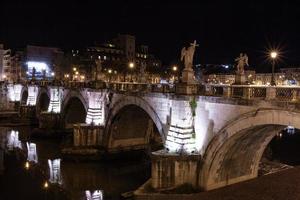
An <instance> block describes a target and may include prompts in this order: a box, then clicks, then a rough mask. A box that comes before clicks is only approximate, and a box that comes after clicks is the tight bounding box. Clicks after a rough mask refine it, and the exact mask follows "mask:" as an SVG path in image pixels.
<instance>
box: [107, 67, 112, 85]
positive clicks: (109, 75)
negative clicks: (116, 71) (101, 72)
mask: <svg viewBox="0 0 300 200" xmlns="http://www.w3.org/2000/svg"><path fill="white" fill-rule="evenodd" d="M111 74H112V70H111V69H109V70H108V82H109V83H110V81H111Z"/></svg>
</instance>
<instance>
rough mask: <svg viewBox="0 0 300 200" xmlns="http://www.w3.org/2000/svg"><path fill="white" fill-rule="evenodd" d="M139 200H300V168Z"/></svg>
mask: <svg viewBox="0 0 300 200" xmlns="http://www.w3.org/2000/svg"><path fill="white" fill-rule="evenodd" d="M135 199H137V200H146V199H147V200H167V199H172V200H177V199H178V200H198V199H201V200H283V199H285V200H299V199H300V167H295V168H292V169H286V170H283V171H280V172H277V173H273V174H269V175H265V176H261V177H258V178H256V179H252V180H250V181H246V182H242V183H238V184H234V185H230V186H227V187H224V188H220V189H216V190H212V191H208V192H202V193H197V194H186V195H177V194H173V195H172V194H149V193H148V194H147V195H142V194H139V196H136V197H135Z"/></svg>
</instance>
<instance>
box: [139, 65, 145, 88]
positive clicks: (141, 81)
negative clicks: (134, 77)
mask: <svg viewBox="0 0 300 200" xmlns="http://www.w3.org/2000/svg"><path fill="white" fill-rule="evenodd" d="M146 68H147V64H146V62H141V66H140V74H139V75H140V76H139V82H140V83H145V82H146V74H145V72H146Z"/></svg>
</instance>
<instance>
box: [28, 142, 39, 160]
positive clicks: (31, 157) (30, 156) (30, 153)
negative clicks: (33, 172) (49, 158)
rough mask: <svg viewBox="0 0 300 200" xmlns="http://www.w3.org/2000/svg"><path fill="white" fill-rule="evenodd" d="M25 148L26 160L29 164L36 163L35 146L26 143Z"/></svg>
mask: <svg viewBox="0 0 300 200" xmlns="http://www.w3.org/2000/svg"><path fill="white" fill-rule="evenodd" d="M26 146H27V160H28V161H30V162H35V163H38V157H37V152H36V144H35V143H32V142H26Z"/></svg>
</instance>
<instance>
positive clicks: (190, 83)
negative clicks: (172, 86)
mask: <svg viewBox="0 0 300 200" xmlns="http://www.w3.org/2000/svg"><path fill="white" fill-rule="evenodd" d="M197 86H198V84H197V83H196V81H195V78H194V71H193V69H192V68H188V69H184V70H183V71H182V77H181V82H180V83H178V84H176V94H185V95H194V94H197V88H198V87H197Z"/></svg>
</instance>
